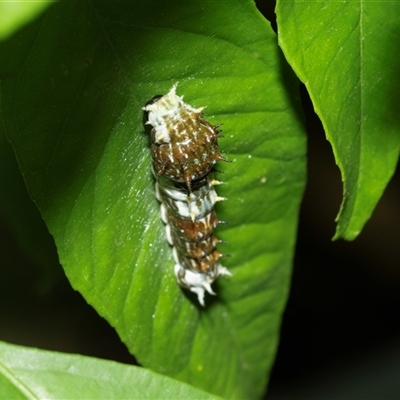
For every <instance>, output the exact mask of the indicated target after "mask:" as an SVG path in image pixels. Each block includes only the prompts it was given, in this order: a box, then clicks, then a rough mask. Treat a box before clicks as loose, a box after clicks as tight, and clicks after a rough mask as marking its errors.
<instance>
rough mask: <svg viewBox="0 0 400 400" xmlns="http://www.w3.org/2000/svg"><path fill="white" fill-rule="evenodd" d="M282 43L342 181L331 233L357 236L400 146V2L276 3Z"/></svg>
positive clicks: (376, 198) (348, 236)
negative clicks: (340, 203)
mask: <svg viewBox="0 0 400 400" xmlns="http://www.w3.org/2000/svg"><path fill="white" fill-rule="evenodd" d="M276 12H277V17H278V26H279V43H280V45H281V47H282V49H283V51H284V53H285V56H286V58H287V60H288V61H289V63H290V64H291V66H292V68H293V69H294V71H295V72H296V74H297V75H298V77H299V78H300V79H301V80H302V81H303V82H304V83H305V85H306V87H307V90H308V92H309V93H310V96H311V99H312V101H313V104H314V108H315V111H316V112H317V114H318V115H319V117H320V119H321V121H322V123H323V125H324V128H325V132H326V135H327V138H328V140H329V141H330V142H331V144H332V147H333V151H334V154H335V158H336V162H337V164H338V166H339V168H340V170H341V173H342V180H343V182H344V189H343V190H344V194H343V203H342V207H341V210H340V213H339V215H338V225H337V230H336V235H335V237H336V238H339V237H342V238H345V239H349V240H351V239H354V238H355V237H356V236H357V235H358V234H359V233H360V231H361V229H362V227H363V226H364V224H365V223H366V221H367V220H368V219H369V217H370V216H371V214H372V212H373V210H374V208H375V206H376V203H377V202H378V201H379V199H380V197H381V195H382V193H383V191H384V189H385V187H386V185H387V183H388V181H389V179H390V178H391V176H392V175H393V173H394V170H395V168H396V164H397V160H398V157H399V148H400V129H399V128H400V114H399V113H398V111H397V110H398V104H399V102H400V83H399V79H398V75H399V67H400V63H399V58H398V52H399V40H398V36H399V32H400V19H399V15H400V3H399V2H381V1H341V2H336V1H315V2H304V1H295V0H290V1H278V4H277V9H276Z"/></svg>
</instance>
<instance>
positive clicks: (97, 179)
mask: <svg viewBox="0 0 400 400" xmlns="http://www.w3.org/2000/svg"><path fill="white" fill-rule="evenodd" d="M168 5H171V7H168ZM172 6H173V7H172ZM0 52H1V53H0V57H1V58H2V59H5V60H7V62H5V63H3V66H2V70H1V71H0V73H1V75H0V76H1V78H4V77H7V79H2V80H1V87H0V89H1V93H2V98H3V101H2V109H1V114H2V118H3V121H4V129H5V130H6V132H7V135H8V137H9V138H10V140H11V142H12V144H13V146H14V149H15V151H16V154H17V157H18V160H19V163H20V166H21V170H22V171H23V174H24V177H25V180H26V182H27V186H28V188H29V190H30V193H31V195H32V197H33V198H34V199H35V201H36V203H37V205H38V206H39V208H40V210H41V212H42V215H43V217H44V219H45V221H46V223H47V225H48V227H49V229H50V231H51V232H52V234H53V235H54V238H55V241H56V244H57V247H58V251H59V256H60V260H61V263H62V265H63V267H64V268H65V271H66V274H67V276H68V278H69V279H70V281H71V284H72V285H73V286H74V288H75V289H77V290H79V291H80V292H81V293H82V294H83V296H84V297H85V299H86V300H87V301H88V302H89V303H90V304H92V305H93V306H94V307H95V308H96V310H97V311H98V312H99V313H100V314H101V315H102V316H104V317H105V318H106V319H107V320H108V321H109V322H110V324H111V325H112V326H114V327H115V328H116V330H117V331H118V333H119V335H120V337H121V338H122V340H123V341H124V342H125V343H126V344H127V346H128V347H129V349H130V351H131V352H132V353H133V354H134V355H135V356H136V358H137V359H138V360H139V362H140V363H141V364H142V365H144V366H146V367H148V368H152V369H154V370H156V371H158V372H161V373H163V374H167V375H170V376H173V377H175V378H177V379H180V380H184V381H186V382H188V383H190V384H192V385H194V386H196V387H199V388H203V389H205V390H207V391H209V392H212V393H216V394H219V395H222V396H224V397H228V398H248V399H251V398H256V397H258V396H260V395H261V394H262V392H263V391H264V390H265V386H266V382H267V376H268V371H269V369H270V368H271V364H272V361H273V357H274V354H275V351H276V346H277V340H278V331H279V326H280V319H281V314H282V310H283V307H284V305H285V302H286V298H287V292H288V285H289V279H290V272H291V261H292V257H293V247H294V240H295V233H296V225H297V215H298V208H299V203H300V200H301V196H302V193H303V187H304V179H305V162H304V155H305V139H304V135H303V128H302V123H301V119H300V118H299V115H298V99H297V98H296V97H295V96H294V95H293V93H297V81H296V80H295V78H294V76H293V75H292V73H291V71H289V70H288V68H287V66H286V65H285V63H284V60H283V58H282V56H281V53H280V52H279V49H278V47H277V43H276V37H275V35H274V33H273V32H272V30H271V28H270V26H269V24H268V23H267V22H266V21H265V20H264V19H263V18H262V17H261V16H260V15H259V13H258V11H257V10H256V9H255V7H254V4H253V2H252V1H247V0H246V1H245V0H242V1H237V2H206V3H204V2H201V1H191V2H185V1H181V2H172V3H167V2H161V1H160V2H156V1H153V2H143V3H142V2H118V3H111V2H63V3H57V4H55V5H54V6H53V7H52V8H51V9H49V11H48V13H47V15H46V18H41V19H40V20H39V21H38V22H37V23H35V24H32V25H31V26H30V27H29V30H27V31H26V32H21V33H20V34H18V35H17V36H16V37H15V38H13V39H12V40H10V41H7V42H4V43H3V45H2V46H1V47H0ZM5 56H7V57H5ZM176 82H179V86H178V94H180V95H182V94H184V95H185V100H186V101H187V102H188V103H189V104H191V105H193V106H196V107H200V106H207V108H206V113H207V119H209V120H210V122H212V123H223V131H224V132H223V133H224V135H225V138H223V139H221V141H220V147H221V149H222V152H223V154H224V155H225V156H226V157H228V158H230V159H231V160H232V161H233V162H232V163H229V164H228V163H225V164H224V165H219V166H218V169H220V170H223V172H224V174H219V175H218V178H219V179H220V180H223V181H224V182H225V184H224V185H221V186H219V189H218V192H219V194H220V195H221V196H225V197H228V201H226V202H223V203H221V204H219V207H218V209H217V213H218V216H219V218H220V219H221V220H224V221H227V222H228V224H226V225H224V226H221V227H220V228H219V229H218V237H219V238H221V239H223V240H225V241H227V244H221V245H220V246H219V248H220V250H221V251H222V252H224V253H227V254H230V257H229V258H228V257H227V258H226V259H224V265H226V266H227V267H228V268H229V269H230V270H231V271H232V273H233V277H232V278H226V279H219V281H218V282H217V283H216V284H215V285H214V289H215V290H216V291H217V293H218V295H217V296H216V297H215V298H212V297H211V296H208V297H206V303H207V307H206V308H205V309H202V308H201V307H199V305H198V304H197V300H196V298H195V296H192V295H191V294H190V293H188V292H187V291H185V290H182V289H180V288H179V287H178V285H177V284H176V282H175V279H174V277H173V272H172V270H173V265H174V262H173V260H172V254H171V249H170V248H169V246H168V244H167V243H166V240H165V238H164V227H163V224H162V222H161V220H160V218H159V205H158V203H157V200H156V199H155V191H154V182H153V179H152V177H151V172H150V165H151V156H150V148H149V138H148V137H147V135H145V133H144V126H143V111H142V107H143V105H144V104H145V103H146V101H148V100H149V99H151V98H152V97H153V96H154V95H156V94H163V93H166V92H167V91H168V90H169V89H170V88H171V86H172V85H173V84H174V83H176Z"/></svg>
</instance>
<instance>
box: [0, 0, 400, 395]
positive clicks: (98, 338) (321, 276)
mask: <svg viewBox="0 0 400 400" xmlns="http://www.w3.org/2000/svg"><path fill="white" fill-rule="evenodd" d="M259 8H260V9H261V11H263V12H265V13H266V15H267V17H268V18H269V19H273V2H270V1H269V2H261V1H260V2H259ZM301 93H302V100H303V106H304V109H305V114H306V125H307V130H308V138H309V154H308V184H307V189H306V193H305V197H304V200H303V204H302V208H301V214H300V224H299V234H298V243H297V248H296V257H295V262H294V272H293V279H292V288H291V292H290V298H289V302H288V305H287V308H286V312H285V314H284V318H283V324H282V335H281V342H280V345H279V350H278V354H277V358H276V362H275V366H274V369H273V371H272V376H271V381H270V384H269V392H268V396H267V398H268V399H269V400H277V399H285V400H286V399H371V400H372V399H399V398H400V318H399V316H400V290H399V289H400V268H399V267H400V246H399V238H400V225H399V221H400V207H399V206H398V205H399V204H400V171H397V172H396V175H395V176H394V178H393V180H392V181H391V183H390V184H389V186H388V188H387V190H386V192H385V194H384V197H383V198H382V200H381V201H380V203H379V204H378V207H377V209H376V210H375V212H374V215H373V217H372V218H371V220H370V221H369V222H368V223H367V225H366V227H365V229H364V231H363V232H362V234H361V236H360V237H359V238H358V239H357V240H356V241H354V242H344V241H337V242H332V241H331V237H332V236H333V234H334V230H335V223H334V219H335V216H336V215H337V212H338V210H339V206H340V202H341V194H342V193H341V192H342V185H341V179H340V174H339V170H338V168H337V167H336V165H335V162H334V158H333V155H332V151H331V148H330V145H329V143H328V142H327V141H326V140H325V136H324V133H323V130H322V127H321V124H320V122H319V120H318V117H316V116H315V114H314V113H313V111H312V105H311V103H310V101H309V99H308V96H307V93H306V91H305V90H304V88H302V89H301ZM6 217H7V216H5V215H4V214H1V210H0V310H1V318H0V340H4V341H9V342H11V343H19V344H23V345H25V346H35V347H40V348H45V349H50V350H59V351H64V352H73V353H80V354H86V355H91V356H95V357H100V358H106V359H113V360H118V361H121V362H125V363H133V362H134V359H133V357H132V356H130V355H129V353H128V352H127V350H126V348H125V346H124V345H123V344H122V343H121V342H120V340H119V338H118V336H117V335H116V333H115V331H114V330H113V329H112V328H111V327H110V326H109V325H108V324H107V323H106V322H105V321H104V320H103V319H102V318H100V317H99V316H98V315H97V313H96V312H95V311H94V310H93V309H92V308H91V307H90V306H88V305H87V304H86V302H85V301H84V300H83V299H82V297H81V296H80V294H78V293H77V292H74V291H73V290H72V289H71V287H70V285H69V283H68V281H67V280H66V278H65V277H64V275H63V273H62V270H61V267H60V268H59V269H58V272H57V273H56V275H53V276H52V278H51V281H52V282H51V284H49V285H43V284H39V285H32V283H35V282H41V280H42V279H43V278H42V275H43V271H42V270H41V269H40V268H38V266H37V265H35V264H32V262H31V261H30V260H29V259H28V258H27V257H25V256H24V254H23V253H21V250H20V248H19V247H18V245H17V243H16V242H15V241H14V239H13V235H12V232H11V230H10V228H9V226H8V224H7V222H6V221H7V218H6ZM55 256H56V255H55V254H54V257H55ZM10 266H11V267H12V269H11V270H10ZM4 267H6V268H4ZM54 283H55V284H56V286H57V289H56V290H54V288H53V289H52V290H50V289H49V290H47V289H46V287H47V286H48V287H51V286H52V285H54ZM21 291H22V293H23V294H22V295H21ZM38 294H39V295H38Z"/></svg>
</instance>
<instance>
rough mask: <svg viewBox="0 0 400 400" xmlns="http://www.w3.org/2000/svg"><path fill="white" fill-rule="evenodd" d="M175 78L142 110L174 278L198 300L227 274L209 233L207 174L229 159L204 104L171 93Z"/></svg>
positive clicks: (211, 194) (214, 221) (212, 222)
mask: <svg viewBox="0 0 400 400" xmlns="http://www.w3.org/2000/svg"><path fill="white" fill-rule="evenodd" d="M176 87H177V84H175V85H174V86H172V88H171V90H170V91H169V92H168V93H167V94H166V95H163V96H161V95H159V96H155V97H153V99H151V100H150V101H149V102H147V103H146V105H145V107H143V110H144V111H145V112H146V114H147V121H146V122H145V124H146V125H151V126H152V129H151V132H150V141H151V153H152V174H153V176H154V178H155V180H156V197H157V199H158V201H159V202H160V203H161V219H162V221H163V222H164V224H165V225H166V238H167V241H168V243H169V244H170V245H171V246H172V247H173V256H174V260H175V267H174V273H175V277H176V280H177V282H178V284H179V285H180V286H181V287H183V288H185V289H188V290H190V291H192V292H194V293H195V294H196V295H197V297H198V301H199V303H200V304H201V305H202V306H204V305H205V303H204V295H205V292H208V293H210V294H212V295H215V293H214V291H213V290H212V288H211V284H212V283H213V282H214V281H215V280H216V279H217V278H218V277H219V276H221V275H231V273H230V272H229V271H228V269H227V268H225V267H223V266H222V265H221V264H220V258H221V257H223V254H222V253H220V252H219V251H218V250H217V248H216V246H217V244H218V243H220V240H219V239H217V238H216V237H215V235H214V229H215V228H216V226H217V225H218V224H219V223H220V222H221V221H219V220H218V218H217V215H216V213H215V210H214V205H215V203H217V202H218V201H222V200H226V199H225V198H223V197H219V196H218V195H217V193H216V191H215V188H214V187H215V186H216V185H218V184H220V183H221V182H218V181H217V180H215V179H214V178H213V171H214V166H215V164H216V162H218V161H229V160H227V159H226V158H225V157H223V156H222V155H221V154H220V151H219V146H218V138H219V137H220V135H219V134H220V132H221V131H220V129H219V125H211V124H210V123H209V122H208V121H206V120H205V119H204V116H203V110H204V107H201V108H197V109H196V108H194V107H192V106H190V105H189V104H186V103H185V102H184V101H183V96H178V95H177V94H176Z"/></svg>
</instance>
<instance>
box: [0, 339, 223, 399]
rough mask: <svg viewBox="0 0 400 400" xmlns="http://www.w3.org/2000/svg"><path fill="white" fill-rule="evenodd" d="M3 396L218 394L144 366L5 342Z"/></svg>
mask: <svg viewBox="0 0 400 400" xmlns="http://www.w3.org/2000/svg"><path fill="white" fill-rule="evenodd" d="M0 398H2V399H9V400H11V399H50V398H51V399H161V398H162V399H210V400H211V399H218V398H217V397H215V396H213V395H211V394H208V393H205V392H202V391H200V390H198V389H196V388H193V387H191V386H189V385H187V384H184V383H181V382H177V381H175V380H173V379H171V378H167V377H165V376H162V375H159V374H157V373H154V372H151V371H149V370H146V369H144V368H139V367H134V366H131V365H124V364H119V363H116V362H113V361H105V360H98V359H95V358H91V357H83V356H78V355H70V354H62V353H57V352H51V351H44V350H38V349H27V348H24V347H21V346H15V345H11V344H8V343H4V342H0Z"/></svg>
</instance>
